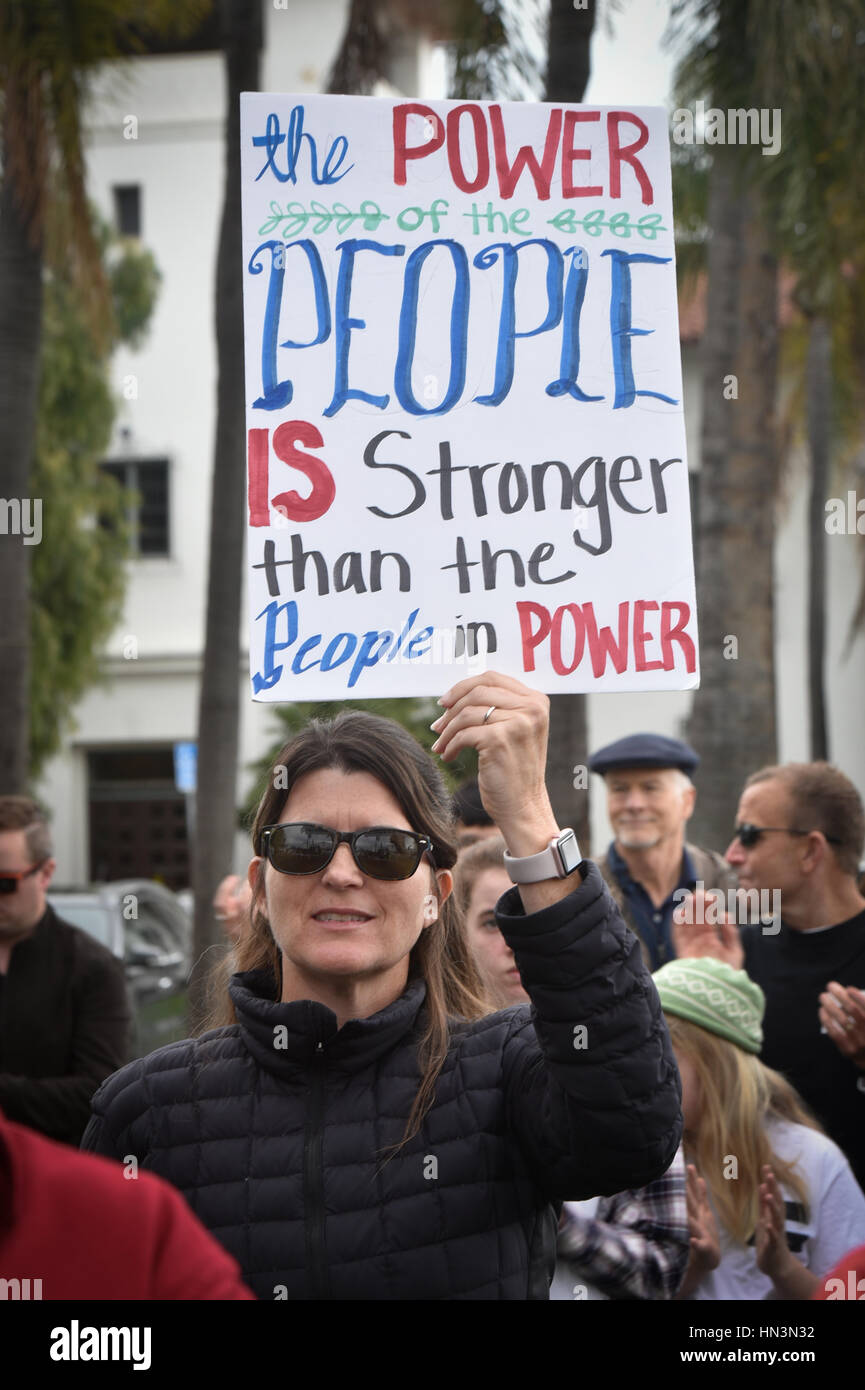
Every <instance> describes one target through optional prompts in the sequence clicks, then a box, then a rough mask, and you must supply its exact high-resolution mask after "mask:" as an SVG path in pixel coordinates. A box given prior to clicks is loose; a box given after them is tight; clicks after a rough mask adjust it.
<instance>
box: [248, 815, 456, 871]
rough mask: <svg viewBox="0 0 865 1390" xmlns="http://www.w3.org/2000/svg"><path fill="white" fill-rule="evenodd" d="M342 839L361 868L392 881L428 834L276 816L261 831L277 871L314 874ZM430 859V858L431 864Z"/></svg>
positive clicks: (416, 858)
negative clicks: (344, 827) (276, 821)
mask: <svg viewBox="0 0 865 1390" xmlns="http://www.w3.org/2000/svg"><path fill="white" fill-rule="evenodd" d="M343 843H345V844H347V845H348V846H349V848H350V850H351V853H352V858H353V859H354V862H355V864H356V865H357V867H358V868H359V869H360V871H361V873H363V874H367V875H368V876H369V877H370V878H380V879H384V880H386V881H387V882H391V883H395V882H397V881H398V880H399V879H403V878H411V876H412V874H413V873H414V872H415V870H416V869H417V867H418V865H419V864H420V861H421V859H422V858H423V856H424V854H428V855H429V856H430V858H431V859H432V849H433V844H432V840H431V839H430V838H429V836H428V835H418V834H417V833H416V832H415V831H414V830H397V829H394V828H392V827H390V826H386V825H372V826H370V827H369V828H368V829H366V830H353V831H351V832H349V831H341V830H332V829H331V828H330V826H327V825H314V824H313V823H312V822H311V821H280V823H279V824H278V825H266V826H265V827H264V829H263V830H262V832H261V848H262V852H263V853H264V854H265V855H266V856H267V859H268V861H269V862H270V864H271V865H272V866H273V868H274V869H276V871H277V873H280V874H318V873H321V871H322V869H326V868H327V866H328V864H329V863H330V861H331V859H332V858H333V856H334V855H335V854H336V851H337V849H338V847H339V846H340V845H341V844H343ZM434 864H435V861H434V860H433V865H434Z"/></svg>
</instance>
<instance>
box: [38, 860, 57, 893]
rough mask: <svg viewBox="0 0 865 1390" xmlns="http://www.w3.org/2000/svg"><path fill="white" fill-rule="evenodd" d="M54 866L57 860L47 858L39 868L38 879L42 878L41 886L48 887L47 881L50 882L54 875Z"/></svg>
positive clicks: (55, 866)
mask: <svg viewBox="0 0 865 1390" xmlns="http://www.w3.org/2000/svg"><path fill="white" fill-rule="evenodd" d="M56 868H57V860H56V859H47V860H46V861H45V863H44V864H43V865H42V868H41V870H40V873H39V877H40V879H41V880H42V887H43V888H47V887H48V885H49V883H50V882H51V880H52V878H53V877H54V871H55V869H56Z"/></svg>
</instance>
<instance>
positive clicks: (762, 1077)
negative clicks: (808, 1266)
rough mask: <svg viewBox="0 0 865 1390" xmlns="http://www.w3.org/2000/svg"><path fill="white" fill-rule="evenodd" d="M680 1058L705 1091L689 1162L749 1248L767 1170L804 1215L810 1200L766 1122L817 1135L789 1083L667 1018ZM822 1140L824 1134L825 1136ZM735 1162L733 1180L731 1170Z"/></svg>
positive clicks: (750, 1057) (723, 1042) (731, 1047)
mask: <svg viewBox="0 0 865 1390" xmlns="http://www.w3.org/2000/svg"><path fill="white" fill-rule="evenodd" d="M664 1017H665V1018H666V1020H667V1027H668V1028H669V1030H670V1039H671V1041H672V1044H673V1047H674V1048H675V1049H676V1051H677V1052H681V1053H682V1054H683V1055H684V1056H686V1057H688V1058H690V1060H691V1062H693V1064H694V1070H695V1071H696V1073H697V1080H698V1082H699V1084H700V1092H701V1096H702V1106H701V1112H700V1122H699V1126H698V1131H697V1133H696V1135H686V1136H685V1155H686V1157H687V1158H688V1159H690V1160H691V1162H693V1163H695V1164H696V1167H697V1169H698V1171H699V1173H700V1176H701V1177H702V1178H703V1179H704V1181H705V1183H706V1186H707V1187H708V1189H709V1191H710V1193H711V1194H712V1201H713V1202H714V1204H715V1209H716V1211H717V1213H718V1216H719V1217H720V1219H721V1222H722V1223H723V1225H724V1226H725V1227H726V1229H727V1231H728V1232H729V1234H730V1235H731V1236H732V1237H733V1238H734V1239H735V1240H738V1241H740V1242H741V1243H742V1244H743V1245H745V1244H746V1243H747V1242H748V1240H750V1238H751V1236H752V1235H753V1234H754V1231H755V1229H756V1226H757V1218H758V1216H759V1214H760V1183H761V1182H762V1180H763V1178H762V1172H763V1164H764V1163H769V1164H771V1166H772V1168H773V1170H774V1172H775V1176H776V1178H777V1179H778V1181H779V1183H783V1184H784V1185H785V1186H787V1187H788V1188H790V1190H791V1191H793V1192H795V1193H796V1196H797V1197H798V1198H799V1200H800V1202H801V1203H802V1205H803V1206H804V1207H805V1209H806V1211H807V1209H808V1206H809V1203H810V1197H811V1194H809V1192H808V1189H807V1186H806V1184H805V1181H804V1179H803V1178H802V1176H801V1174H800V1173H799V1172H798V1171H797V1170H796V1167H795V1165H794V1164H792V1163H786V1162H785V1161H784V1160H783V1159H781V1158H779V1157H778V1155H777V1154H776V1153H774V1152H773V1150H772V1145H771V1143H770V1140H769V1134H768V1132H767V1130H766V1121H767V1120H772V1119H778V1120H787V1121H789V1122H790V1123H791V1124H794V1125H805V1126H807V1128H809V1129H816V1130H820V1125H819V1124H818V1123H817V1121H816V1120H815V1119H814V1116H813V1115H812V1114H811V1113H810V1111H808V1110H807V1109H806V1107H805V1103H804V1101H803V1100H802V1098H801V1097H800V1095H799V1093H798V1092H797V1091H795V1090H794V1089H793V1087H792V1086H791V1085H790V1083H789V1081H787V1080H785V1078H784V1077H783V1076H782V1075H781V1074H780V1072H777V1071H773V1070H772V1068H771V1067H767V1066H765V1065H764V1064H763V1063H762V1062H761V1061H760V1059H759V1057H756V1056H755V1055H754V1054H753V1053H751V1052H745V1051H744V1049H743V1048H741V1047H737V1046H736V1044H735V1043H733V1042H729V1041H728V1040H727V1039H726V1038H722V1037H720V1036H719V1035H718V1034H717V1033H712V1032H710V1031H709V1030H708V1029H707V1028H700V1027H699V1025H698V1024H696V1023H692V1022H691V1021H690V1020H689V1019H684V1018H679V1017H678V1015H676V1014H669V1013H665V1015H664ZM821 1133H822V1131H821ZM731 1158H735V1160H736V1170H735V1179H734V1180H732V1181H731V1180H730V1175H729V1174H728V1173H727V1172H726V1165H727V1164H728V1162H729V1160H730V1159H731Z"/></svg>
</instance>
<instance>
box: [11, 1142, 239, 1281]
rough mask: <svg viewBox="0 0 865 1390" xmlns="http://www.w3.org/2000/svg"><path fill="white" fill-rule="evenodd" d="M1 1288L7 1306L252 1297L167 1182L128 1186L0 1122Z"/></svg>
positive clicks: (112, 1166) (111, 1168)
mask: <svg viewBox="0 0 865 1390" xmlns="http://www.w3.org/2000/svg"><path fill="white" fill-rule="evenodd" d="M0 1280H6V1281H7V1282H6V1284H5V1285H0V1296H2V1297H4V1298H6V1299H9V1298H29V1299H36V1298H40V1297H41V1298H43V1299H252V1298H254V1295H253V1294H252V1293H250V1291H249V1289H248V1288H247V1287H246V1285H245V1284H244V1283H243V1282H242V1281H241V1278H240V1271H239V1269H238V1266H237V1264H236V1262H235V1261H234V1260H233V1259H232V1258H231V1256H230V1255H229V1254H228V1253H227V1251H225V1250H224V1249H223V1248H222V1246H221V1245H219V1244H218V1243H217V1242H216V1241H215V1240H214V1239H213V1237H212V1236H211V1235H210V1234H209V1233H208V1232H207V1231H206V1230H205V1229H204V1227H203V1226H202V1225H201V1223H200V1221H199V1220H198V1218H197V1217H196V1216H194V1215H193V1213H192V1212H191V1211H190V1209H189V1207H188V1206H187V1205H186V1202H185V1201H184V1199H183V1197H181V1195H180V1193H179V1192H177V1191H176V1190H175V1189H174V1188H173V1187H171V1186H169V1184H168V1183H167V1182H163V1181H162V1179H161V1178H157V1177H156V1176H155V1175H154V1174H152V1173H141V1174H140V1175H139V1176H138V1177H137V1178H127V1177H125V1176H124V1168H123V1167H121V1165H120V1164H119V1163H114V1162H111V1161H109V1160H107V1159H104V1158H97V1157H95V1156H94V1155H92V1154H83V1153H78V1152H77V1150H75V1149H72V1148H69V1146H68V1145H66V1144H57V1143H54V1141H53V1140H51V1139H45V1138H44V1137H43V1136H42V1135H41V1134H37V1133H36V1132H35V1131H34V1130H31V1129H27V1128H25V1127H24V1126H23V1125H17V1124H13V1123H12V1122H11V1121H10V1120H7V1119H6V1118H5V1117H4V1116H3V1115H2V1114H0ZM16 1280H17V1281H23V1280H29V1281H30V1283H29V1285H27V1284H23V1285H22V1284H21V1283H20V1282H19V1283H18V1284H16V1283H14V1282H13V1283H9V1282H8V1281H16ZM37 1280H39V1281H41V1283H36V1282H35V1281H37Z"/></svg>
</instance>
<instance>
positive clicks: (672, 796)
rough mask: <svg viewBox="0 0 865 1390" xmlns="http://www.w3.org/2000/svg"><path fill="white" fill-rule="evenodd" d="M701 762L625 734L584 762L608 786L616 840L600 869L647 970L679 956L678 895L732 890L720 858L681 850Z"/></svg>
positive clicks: (686, 751) (668, 743)
mask: <svg viewBox="0 0 865 1390" xmlns="http://www.w3.org/2000/svg"><path fill="white" fill-rule="evenodd" d="M699 761H700V760H699V758H698V756H697V754H696V753H695V752H694V750H693V748H689V747H688V745H687V743H682V741H681V740H680V739H677V738H666V737H665V736H664V735H663V734H630V735H629V736H628V737H627V738H620V739H618V740H617V741H616V742H615V743H610V744H608V745H607V746H606V748H601V749H599V750H598V752H597V753H595V754H593V755H592V757H591V758H590V759H589V767H590V768H591V770H592V772H597V773H598V774H599V775H600V776H601V777H603V779H604V782H605V784H606V788H607V814H608V816H609V818H610V824H611V825H612V827H613V832H614V835H615V839H614V840H613V842H612V844H611V845H610V847H609V849H608V850H607V853H606V854H605V855H604V857H603V858H602V859H601V861H600V864H599V867H600V870H601V873H602V874H603V876H604V878H605V879H606V881H607V885H608V887H609V889H610V892H611V893H612V895H613V897H614V898H615V900H616V902H617V903H618V905H619V908H620V910H621V913H622V916H623V917H624V919H625V921H626V922H627V924H628V926H629V927H630V928H631V930H632V931H633V932H634V933H635V935H636V936H637V937H638V938H639V940H640V944H641V946H642V948H643V957H644V959H645V961H646V964H647V966H648V968H649V969H650V970H658V969H659V968H660V967H661V966H662V965H664V964H665V962H666V961H668V960H672V959H674V958H675V955H676V952H675V949H674V947H673V939H672V921H673V909H674V908H675V907H676V906H677V905H678V902H679V901H680V900H681V895H680V897H679V898H678V899H674V896H673V895H674V894H675V893H676V890H677V889H680V888H687V889H689V890H693V889H694V886H695V884H697V883H700V884H701V885H702V886H703V887H704V888H707V889H708V888H720V889H722V890H723V891H724V892H725V893H726V891H727V889H728V888H735V887H736V883H737V880H736V876H735V874H734V873H733V872H732V871H731V869H730V867H729V865H727V864H726V863H725V861H724V860H723V859H722V858H721V856H720V854H715V853H714V852H713V851H712V850H706V849H700V848H698V846H697V845H692V844H687V843H686V842H685V826H686V825H687V823H688V821H689V820H690V818H691V815H692V814H693V811H694V802H695V801H696V798H697V791H696V788H695V786H694V784H693V782H692V781H691V774H692V773H693V772H694V771H695V769H696V767H697V765H698V763H699Z"/></svg>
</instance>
